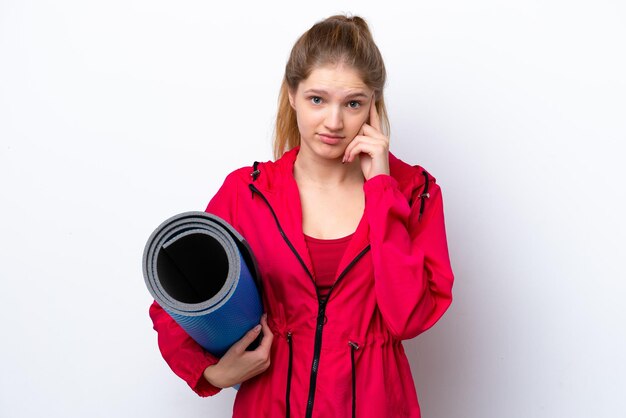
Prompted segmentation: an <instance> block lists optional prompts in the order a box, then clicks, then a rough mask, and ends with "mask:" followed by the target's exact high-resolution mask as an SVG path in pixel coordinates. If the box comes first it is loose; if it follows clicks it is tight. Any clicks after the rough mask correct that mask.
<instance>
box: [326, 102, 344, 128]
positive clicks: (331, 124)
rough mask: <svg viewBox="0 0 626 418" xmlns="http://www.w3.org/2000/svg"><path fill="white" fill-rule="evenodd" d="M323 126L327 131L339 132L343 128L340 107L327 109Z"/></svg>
mask: <svg viewBox="0 0 626 418" xmlns="http://www.w3.org/2000/svg"><path fill="white" fill-rule="evenodd" d="M324 126H325V127H326V128H327V129H328V130H329V131H339V130H341V129H342V128H343V113H342V111H341V107H340V106H330V107H329V108H328V112H327V114H326V118H325V120H324Z"/></svg>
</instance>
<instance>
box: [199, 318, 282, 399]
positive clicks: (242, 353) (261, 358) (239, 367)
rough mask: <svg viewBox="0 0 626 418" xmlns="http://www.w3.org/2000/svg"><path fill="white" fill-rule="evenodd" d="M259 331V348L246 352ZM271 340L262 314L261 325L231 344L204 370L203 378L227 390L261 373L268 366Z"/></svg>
mask: <svg viewBox="0 0 626 418" xmlns="http://www.w3.org/2000/svg"><path fill="white" fill-rule="evenodd" d="M261 330H262V331H263V339H262V340H261V343H260V344H259V346H258V347H257V348H256V349H255V350H253V351H246V348H247V347H248V346H249V345H250V344H252V342H253V341H254V340H255V339H256V338H257V337H258V336H259V333H260V332H261ZM273 339H274V335H273V334H272V331H271V330H270V327H269V326H268V325H267V314H263V316H262V317H261V324H259V325H257V326H256V327H254V328H253V329H251V330H250V331H248V332H247V333H246V335H244V336H243V337H242V338H241V339H240V340H239V341H237V342H236V343H235V344H233V345H232V347H230V348H229V349H228V351H227V352H226V353H225V354H224V355H223V356H222V358H220V360H219V361H218V362H217V363H216V364H213V365H211V366H209V367H207V368H206V369H205V370H204V373H203V374H204V378H205V379H206V380H207V381H208V382H209V383H210V384H212V385H213V386H216V387H219V388H227V387H231V386H234V385H236V384H238V383H241V382H244V381H246V380H248V379H250V378H251V377H254V376H256V375H258V374H260V373H263V372H264V371H265V370H267V368H268V367H269V366H270V349H271V348H272V340H273Z"/></svg>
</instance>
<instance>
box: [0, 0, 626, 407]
mask: <svg viewBox="0 0 626 418" xmlns="http://www.w3.org/2000/svg"><path fill="white" fill-rule="evenodd" d="M398 3H399V2H398ZM338 12H352V13H354V14H359V15H362V16H364V17H365V18H366V19H367V20H368V22H369V23H370V26H371V29H372V32H373V33H374V37H375V39H376V41H377V43H378V45H379V47H380V49H381V51H382V53H383V56H384V58H385V60H386V65H387V70H388V74H389V82H388V87H387V90H386V97H387V102H388V106H389V112H390V115H391V123H392V135H391V141H392V151H393V152H394V153H395V154H396V155H398V156H399V157H400V158H402V159H404V160H405V161H409V162H411V163H414V164H418V163H419V164H422V165H423V166H425V167H426V168H427V169H428V170H429V171H431V172H432V173H433V174H434V175H435V176H436V177H437V179H438V182H439V184H440V185H441V187H442V189H443V192H444V201H445V209H446V220H447V228H448V239H449V246H450V253H451V257H452V263H453V268H454V271H455V273H456V283H455V287H454V296H455V301H454V303H453V306H452V307H451V309H450V310H449V311H448V312H447V313H446V315H445V316H444V318H443V319H442V320H441V321H440V322H439V323H438V324H437V325H436V326H435V327H434V328H433V329H432V330H430V331H428V332H427V333H425V334H423V335H421V336H420V337H418V338H416V339H415V340H412V341H408V342H406V343H405V347H406V350H407V352H408V354H409V357H410V360H411V364H412V370H413V374H414V377H415V381H416V387H417V391H418V396H419V398H420V403H421V406H422V409H423V416H424V417H425V418H487V417H495V418H528V417H541V418H555V417H568V418H573V417H581V418H582V417H594V418H598V417H623V416H624V410H626V400H625V398H626V397H625V396H624V394H625V393H626V366H625V363H626V361H625V360H624V359H625V354H624V353H626V331H625V328H626V326H625V323H626V307H625V304H626V299H625V297H626V283H625V282H626V281H625V276H626V275H625V274H624V270H623V268H622V266H621V265H620V259H623V256H624V253H625V251H624V250H625V245H624V242H623V241H624V238H625V237H626V225H625V221H624V213H626V203H625V201H626V196H625V192H624V189H625V185H624V181H625V180H626V173H625V169H624V163H623V160H624V156H625V153H624V145H623V144H624V140H626V117H625V116H626V81H625V76H624V75H625V74H626V58H625V54H624V48H625V47H624V45H625V40H626V25H625V22H626V6H625V5H624V2H622V1H619V0H614V1H610V0H596V1H565V0H542V1H523V2H522V1H519V2H511V1H508V2H502V1H495V0H492V1H490V0H478V1H471V2H468V1H460V0H447V1H445V0H444V1H437V2H433V1H428V2H427V1H416V2H403V6H399V5H398V6H396V5H395V4H394V2H381V1H364V0H359V1H356V2H338V1H315V2H306V3H303V4H299V3H298V4H297V5H296V3H294V2H286V1H285V2H270V3H268V2H249V3H243V2H239V1H235V2H231V3H229V5H226V3H225V2H221V3H216V2H207V1H199V0H198V1H176V2H174V1H169V2H167V1H154V0H151V1H148V0H108V1H79V0H75V1H69V0H62V1H43V0H40V1H29V0H19V1H18V0H14V1H7V0H0V210H1V214H2V216H1V217H0V232H1V234H0V265H1V266H2V269H1V271H0V275H1V276H0V280H1V288H0V289H1V290H0V315H1V318H2V328H1V331H2V333H1V335H2V337H1V340H0V341H1V343H0V362H1V370H0V416H2V417H7V418H8V417H43V416H46V417H138V416H150V417H154V418H156V417H180V416H184V417H188V418H192V417H228V416H230V411H231V408H232V401H233V398H234V393H235V392H234V390H232V389H229V390H225V391H223V392H222V393H221V394H220V395H218V396H216V397H213V398H209V399H202V398H199V397H197V396H196V395H195V394H194V393H192V392H191V391H190V390H189V389H188V388H187V386H186V385H185V383H184V382H182V381H181V380H179V379H178V378H177V377H176V376H175V375H174V374H173V373H171V371H170V370H169V369H168V367H167V365H166V364H165V362H164V361H163V360H162V358H161V357H160V354H159V352H158V349H157V344H156V333H155V332H154V331H153V330H152V328H151V326H152V324H151V321H150V319H149V317H148V306H149V304H150V302H151V298H150V296H149V293H148V291H147V289H146V287H145V285H144V282H143V276H142V272H141V255H142V251H143V246H144V244H145V241H146V239H147V238H148V236H149V234H150V233H151V232H152V230H153V229H154V228H155V227H156V226H157V225H158V224H159V223H160V222H161V221H163V220H164V219H165V218H167V217H169V216H171V215H174V214H176V213H179V212H183V211H187V210H203V209H204V208H205V206H206V203H207V202H208V200H209V199H210V198H211V197H212V195H213V194H214V193H215V191H216V190H217V188H218V187H219V186H220V185H221V182H222V180H223V178H224V177H225V176H226V174H227V173H228V172H230V171H231V170H233V169H235V168H237V167H239V166H243V165H249V164H251V163H252V162H253V161H254V160H268V159H270V158H271V133H272V124H273V119H274V116H275V110H276V98H277V94H278V88H279V84H280V80H281V78H282V74H283V69H284V64H285V62H286V59H287V56H288V53H289V51H290V49H291V46H292V45H293V43H294V41H295V40H296V38H297V37H298V36H299V35H300V34H301V33H302V32H304V31H305V30H306V29H308V28H309V27H310V26H311V25H312V24H313V23H315V22H316V21H318V20H320V19H322V18H324V17H327V16H329V15H331V14H335V13H338Z"/></svg>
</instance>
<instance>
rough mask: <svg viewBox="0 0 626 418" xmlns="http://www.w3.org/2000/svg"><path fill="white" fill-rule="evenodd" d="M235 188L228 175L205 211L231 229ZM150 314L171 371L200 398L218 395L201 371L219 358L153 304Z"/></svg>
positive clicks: (230, 176)
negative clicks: (225, 222)
mask: <svg viewBox="0 0 626 418" xmlns="http://www.w3.org/2000/svg"><path fill="white" fill-rule="evenodd" d="M235 184H236V183H235V181H234V175H233V174H231V175H229V176H228V177H227V178H226V180H225V181H224V184H223V185H222V187H221V188H220V189H219V190H218V192H217V193H216V194H215V196H214V197H213V199H211V201H210V202H209V204H208V206H207V208H206V210H205V211H206V212H210V213H212V214H214V215H217V216H219V217H221V218H222V219H224V220H225V221H227V222H228V223H230V224H231V225H233V226H235V224H236V219H235V216H234V215H235V213H236V205H237V192H236V188H235ZM149 313H150V318H151V319H152V323H153V327H154V330H155V331H156V332H157V334H158V344H159V350H160V351H161V355H162V356H163V358H164V359H165V361H166V362H167V364H168V365H169V366H170V368H171V369H172V371H173V372H174V373H175V374H176V375H178V376H179V377H180V378H181V379H183V380H184V381H185V382H187V384H188V385H189V386H190V387H191V389H193V391H194V392H196V393H197V394H198V395H200V396H212V395H215V394H217V393H218V392H220V391H221V388H218V387H216V386H213V385H211V384H210V383H209V382H208V381H207V380H206V379H205V378H204V375H203V373H204V370H205V369H206V368H207V367H208V366H210V365H212V364H215V363H217V361H218V358H217V357H215V356H213V355H212V354H210V353H208V352H207V351H206V350H204V349H203V348H202V347H201V346H200V345H199V344H198V343H196V342H195V341H194V340H193V339H192V338H191V337H190V336H189V335H188V334H187V333H186V332H185V330H184V329H183V328H182V327H181V326H180V325H178V323H177V322H176V321H174V320H173V319H172V317H171V316H170V315H169V314H168V313H167V312H166V311H165V310H164V309H163V308H162V307H161V306H160V305H159V304H158V303H157V302H156V301H154V302H153V303H152V305H151V306H150V311H149Z"/></svg>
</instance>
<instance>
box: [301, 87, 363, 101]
mask: <svg viewBox="0 0 626 418" xmlns="http://www.w3.org/2000/svg"><path fill="white" fill-rule="evenodd" d="M308 93H315V94H320V95H328V92H327V91H326V90H319V89H308V90H306V91H305V92H304V94H308ZM356 97H362V98H364V99H367V98H369V96H368V95H367V94H365V93H363V92H356V93H350V94H348V95H347V96H346V99H353V98H356Z"/></svg>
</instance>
